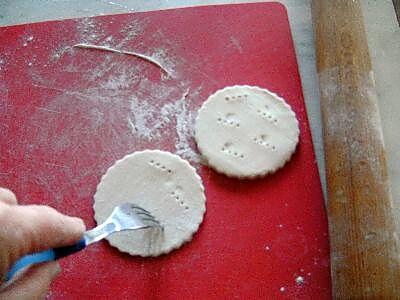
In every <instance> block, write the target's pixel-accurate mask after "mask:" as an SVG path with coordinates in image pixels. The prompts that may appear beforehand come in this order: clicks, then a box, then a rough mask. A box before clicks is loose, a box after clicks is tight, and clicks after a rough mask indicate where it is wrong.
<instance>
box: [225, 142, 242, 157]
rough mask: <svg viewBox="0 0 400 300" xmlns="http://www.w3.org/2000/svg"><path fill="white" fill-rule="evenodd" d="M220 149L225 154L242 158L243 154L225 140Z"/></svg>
mask: <svg viewBox="0 0 400 300" xmlns="http://www.w3.org/2000/svg"><path fill="white" fill-rule="evenodd" d="M221 151H222V152H224V153H225V154H226V155H231V156H234V157H236V158H240V159H243V158H244V154H243V153H240V151H238V150H237V149H234V147H233V144H232V143H230V142H226V143H225V144H224V145H223V146H222V148H221Z"/></svg>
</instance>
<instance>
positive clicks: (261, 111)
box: [257, 105, 278, 125]
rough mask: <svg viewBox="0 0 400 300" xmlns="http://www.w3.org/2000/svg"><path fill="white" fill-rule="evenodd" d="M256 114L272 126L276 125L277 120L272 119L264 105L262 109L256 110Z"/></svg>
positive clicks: (272, 116)
mask: <svg viewBox="0 0 400 300" xmlns="http://www.w3.org/2000/svg"><path fill="white" fill-rule="evenodd" d="M257 113H258V114H259V115H260V116H261V117H262V118H264V119H266V120H268V121H269V122H271V123H272V124H275V125H276V124H278V118H276V117H274V115H273V114H272V113H271V112H270V109H269V106H268V105H264V108H263V109H257Z"/></svg>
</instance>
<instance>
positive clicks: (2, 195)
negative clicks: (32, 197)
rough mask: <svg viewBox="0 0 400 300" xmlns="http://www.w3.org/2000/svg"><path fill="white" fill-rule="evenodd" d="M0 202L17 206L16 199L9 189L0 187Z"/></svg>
mask: <svg viewBox="0 0 400 300" xmlns="http://www.w3.org/2000/svg"><path fill="white" fill-rule="evenodd" d="M0 202H3V203H7V204H10V205H15V204H17V197H16V196H15V194H14V193H13V192H11V191H10V190H9V189H5V188H1V187H0Z"/></svg>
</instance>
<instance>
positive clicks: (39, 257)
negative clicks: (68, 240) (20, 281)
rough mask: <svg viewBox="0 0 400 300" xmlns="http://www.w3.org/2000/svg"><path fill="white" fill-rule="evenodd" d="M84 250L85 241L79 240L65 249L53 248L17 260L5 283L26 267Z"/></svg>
mask: <svg viewBox="0 0 400 300" xmlns="http://www.w3.org/2000/svg"><path fill="white" fill-rule="evenodd" d="M85 248H86V241H85V239H83V238H82V239H81V240H79V241H78V242H77V243H76V244H74V245H71V246H66V247H59V248H53V249H49V250H46V251H42V252H38V253H33V254H29V255H26V256H24V257H22V258H20V259H19V260H17V262H16V263H15V264H14V265H13V266H12V268H11V269H10V271H9V272H8V273H7V276H6V282H7V281H9V280H10V279H11V278H13V276H14V275H15V273H17V272H18V271H20V270H21V269H23V268H25V267H28V266H30V265H33V264H38V263H43V262H48V261H53V260H57V259H60V258H62V257H65V256H68V255H71V254H74V253H76V252H79V251H81V250H83V249H85Z"/></svg>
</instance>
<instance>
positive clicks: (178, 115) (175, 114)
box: [128, 89, 200, 164]
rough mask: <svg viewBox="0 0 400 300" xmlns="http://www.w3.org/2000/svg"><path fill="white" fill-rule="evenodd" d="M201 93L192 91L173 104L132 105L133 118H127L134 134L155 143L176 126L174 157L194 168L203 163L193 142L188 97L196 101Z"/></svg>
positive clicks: (144, 103)
mask: <svg viewBox="0 0 400 300" xmlns="http://www.w3.org/2000/svg"><path fill="white" fill-rule="evenodd" d="M198 93H199V89H197V90H195V91H193V92H191V91H190V90H189V89H186V91H185V92H184V93H183V94H182V96H181V97H180V98H179V99H177V100H175V101H172V102H169V103H166V104H163V105H162V106H161V107H160V106H159V105H158V104H159V101H151V102H148V101H143V100H142V101H139V100H138V99H137V98H133V99H132V101H131V117H130V118H128V124H129V127H130V128H131V130H132V133H133V134H134V135H136V136H138V137H140V138H145V139H147V140H154V139H158V138H160V137H161V134H162V133H163V132H164V131H165V130H168V129H169V130H171V128H172V126H171V125H173V123H175V130H176V137H175V153H176V154H178V155H180V156H181V157H183V158H185V159H187V160H189V161H190V162H192V163H194V164H198V163H199V162H200V157H199V154H198V153H197V151H196V150H195V144H194V141H193V136H194V121H195V115H194V113H193V112H192V111H191V110H190V108H189V104H188V101H187V98H188V97H192V98H193V97H196V95H198Z"/></svg>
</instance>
